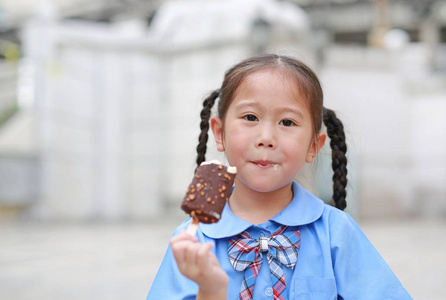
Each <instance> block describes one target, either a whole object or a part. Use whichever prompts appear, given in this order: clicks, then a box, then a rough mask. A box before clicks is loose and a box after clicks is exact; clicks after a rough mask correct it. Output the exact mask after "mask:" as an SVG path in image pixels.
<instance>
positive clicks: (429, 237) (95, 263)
mask: <svg viewBox="0 0 446 300" xmlns="http://www.w3.org/2000/svg"><path fill="white" fill-rule="evenodd" d="M182 219H184V216H183V215H181V216H180V215H178V216H169V217H167V218H163V219H162V220H158V221H150V222H147V223H119V224H116V223H113V224H110V223H82V224H73V223H32V222H31V223H30V222H25V223H24V222H17V221H4V220H3V221H2V220H0V299H2V300H9V299H14V300H21V299H45V300H47V299H66V300H69V299H145V297H146V295H147V293H148V290H149V289H150V285H151V283H152V281H153V278H154V277H155V274H156V271H157V269H158V267H159V264H160V263H161V260H162V258H163V255H164V252H165V250H166V247H167V244H168V241H169V238H170V236H171V234H172V232H173V230H174V229H175V227H176V226H177V225H178V224H179V223H180V222H181V220H182ZM359 225H360V226H361V228H362V229H363V230H364V232H365V233H366V235H367V236H368V237H369V239H370V240H371V241H372V243H373V244H374V245H375V247H376V248H377V249H378V251H379V252H380V253H381V255H382V256H383V257H384V259H385V260H386V261H387V263H388V264H389V265H390V267H391V268H392V270H393V271H394V272H395V273H396V275H397V276H398V278H399V279H400V281H401V282H402V283H403V285H404V286H405V287H406V289H407V290H408V291H409V293H410V294H411V295H412V297H413V298H414V299H423V300H440V299H446V284H445V283H446V255H445V250H446V220H410V221H409V220H402V221H383V220H381V221H379V220H373V221H372V220H370V221H362V222H359Z"/></svg>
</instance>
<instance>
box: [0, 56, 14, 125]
mask: <svg viewBox="0 0 446 300" xmlns="http://www.w3.org/2000/svg"><path fill="white" fill-rule="evenodd" d="M17 74H18V72H17V64H16V63H15V62H9V61H0V126H1V125H2V124H3V123H4V122H5V121H6V120H7V119H9V117H11V115H13V114H14V112H15V111H16V110H17Z"/></svg>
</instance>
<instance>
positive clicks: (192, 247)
mask: <svg viewBox="0 0 446 300" xmlns="http://www.w3.org/2000/svg"><path fill="white" fill-rule="evenodd" d="M170 247H171V248H172V252H173V255H174V257H175V260H176V261H177V265H178V269H179V270H180V272H181V274H183V275H184V276H186V277H187V278H189V279H191V280H193V281H195V282H196V283H197V284H198V286H199V292H198V296H197V298H199V296H200V295H202V296H203V298H205V297H210V298H209V299H220V297H219V296H217V295H220V294H223V295H224V297H223V298H221V299H226V290H227V286H228V275H227V274H226V272H225V271H224V270H223V269H222V268H221V267H220V264H219V262H218V260H217V257H216V256H215V255H214V254H213V253H212V252H211V249H212V244H202V243H198V239H197V237H195V236H194V237H192V236H190V235H189V234H187V233H186V232H185V231H182V232H180V233H179V234H178V235H177V236H175V237H173V238H172V239H171V240H170Z"/></svg>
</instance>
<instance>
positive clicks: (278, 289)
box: [228, 226, 300, 300]
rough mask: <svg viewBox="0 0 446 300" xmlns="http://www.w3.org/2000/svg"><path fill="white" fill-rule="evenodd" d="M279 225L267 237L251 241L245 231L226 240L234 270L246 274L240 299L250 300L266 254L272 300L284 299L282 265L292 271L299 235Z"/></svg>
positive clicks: (284, 284)
mask: <svg viewBox="0 0 446 300" xmlns="http://www.w3.org/2000/svg"><path fill="white" fill-rule="evenodd" d="M287 228H288V226H282V227H281V228H280V229H279V230H278V231H276V232H275V233H273V234H272V235H271V236H269V237H260V238H259V239H253V238H252V237H251V236H250V235H249V233H247V232H246V231H244V232H242V233H241V234H239V235H237V236H236V237H235V238H233V239H231V240H229V247H228V255H229V260H230V261H231V264H232V266H233V267H234V269H235V270H237V271H239V272H241V271H245V273H244V276H243V282H242V286H241V289H240V295H239V300H248V299H252V297H253V292H254V284H255V281H256V278H257V274H259V271H260V268H261V267H262V262H263V255H264V254H265V253H266V257H267V259H268V265H269V270H270V272H271V282H272V288H273V295H274V299H278V300H284V299H285V293H283V292H284V291H285V289H286V283H285V276H284V273H283V269H282V266H285V267H288V268H291V269H292V268H294V265H295V264H296V261H297V256H298V254H299V249H300V232H299V231H291V230H289V231H286V229H287Z"/></svg>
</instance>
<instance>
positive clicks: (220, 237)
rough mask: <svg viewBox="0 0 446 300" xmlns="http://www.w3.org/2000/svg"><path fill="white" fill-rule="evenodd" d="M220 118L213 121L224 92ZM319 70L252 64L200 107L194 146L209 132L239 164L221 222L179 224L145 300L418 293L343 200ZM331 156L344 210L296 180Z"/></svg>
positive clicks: (287, 61) (262, 61)
mask: <svg viewBox="0 0 446 300" xmlns="http://www.w3.org/2000/svg"><path fill="white" fill-rule="evenodd" d="M218 98H219V99H220V100H219V102H218V115H217V116H212V117H211V109H212V107H213V105H214V102H215V101H216V100H217V99H218ZM322 100H323V93H322V89H321V86H320V83H319V81H318V79H317V77H316V75H315V74H314V73H313V72H312V71H311V70H310V69H309V68H308V67H307V66H306V65H304V64H303V63H301V62H299V61H297V60H295V59H293V58H290V57H285V56H278V55H263V56H257V57H253V58H249V59H246V60H244V61H242V62H241V63H239V64H237V65H235V66H234V67H232V68H231V69H229V70H228V72H227V73H226V76H225V78H224V81H223V84H222V86H221V89H218V90H216V91H214V92H212V93H211V94H210V95H209V97H207V98H206V99H205V101H204V103H203V110H202V112H201V118H202V122H201V125H200V127H201V129H202V132H201V134H200V137H199V145H198V147H197V152H198V157H197V164H198V165H199V164H200V163H201V162H202V161H204V160H205V153H206V142H207V139H208V129H209V127H211V129H212V132H213V134H214V138H215V141H216V144H217V149H218V151H221V152H223V151H224V152H225V155H226V157H227V160H228V163H229V164H230V165H232V166H235V167H237V177H236V179H235V184H234V188H233V191H232V194H231V196H230V198H229V201H228V203H227V205H226V207H225V208H224V211H223V213H222V218H221V220H220V221H219V222H218V223H215V224H200V226H199V229H198V233H197V236H196V237H190V236H188V235H187V234H186V233H185V232H184V230H185V229H186V228H187V226H188V225H189V223H190V221H191V219H188V220H186V221H185V222H184V223H183V224H181V225H180V226H179V227H178V229H177V230H176V232H175V233H174V237H173V238H172V239H171V242H170V247H169V249H168V250H167V253H166V255H165V258H164V260H163V262H162V264H161V267H160V270H159V271H158V274H157V276H156V278H155V280H154V282H153V284H152V287H151V290H150V292H149V294H148V296H147V299H150V300H152V299H153V300H154V299H169V300H170V299H214V300H215V299H256V300H257V299H355V300H357V299H399V300H401V299H411V297H410V295H409V294H408V293H407V291H406V290H405V289H404V288H403V286H402V285H401V283H400V282H399V281H398V279H397V278H396V276H395V275H394V274H393V273H392V271H391V270H390V268H389V267H388V265H387V264H386V263H385V262H384V260H383V259H382V258H381V256H380V255H379V254H378V252H377V251H376V250H375V248H374V247H373V246H372V245H371V243H370V242H369V241H368V240H367V238H366V237H365V236H364V234H363V233H362V231H361V230H360V229H359V227H358V226H357V225H356V223H355V222H354V221H353V220H352V218H351V217H350V216H349V215H348V214H346V213H344V212H343V211H342V210H343V209H344V208H345V207H346V202H345V197H346V191H345V186H346V184H347V179H346V175H347V169H346V165H347V160H346V157H345V153H346V151H347V147H346V144H345V136H344V132H343V126H342V123H341V122H340V121H339V120H338V119H337V117H336V115H335V113H334V112H333V111H331V110H329V109H326V108H324V107H323V104H322ZM322 120H323V121H324V123H325V125H326V127H327V133H328V137H329V138H330V146H331V148H332V159H333V164H332V166H333V170H334V176H333V181H334V184H333V189H334V195H333V201H334V203H335V206H336V208H334V207H332V206H329V205H326V204H324V203H323V202H322V200H319V199H317V198H316V197H315V196H313V195H312V194H310V193H309V192H308V191H306V190H305V189H304V188H303V187H302V186H300V185H299V184H298V183H297V182H295V181H294V178H295V176H296V175H297V173H298V172H299V170H300V169H301V168H302V166H303V164H304V163H305V162H307V163H312V162H313V160H314V158H315V156H316V154H317V153H318V151H319V150H320V149H321V148H322V146H323V145H324V143H325V140H326V137H327V133H325V132H321V131H320V130H321V125H322Z"/></svg>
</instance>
